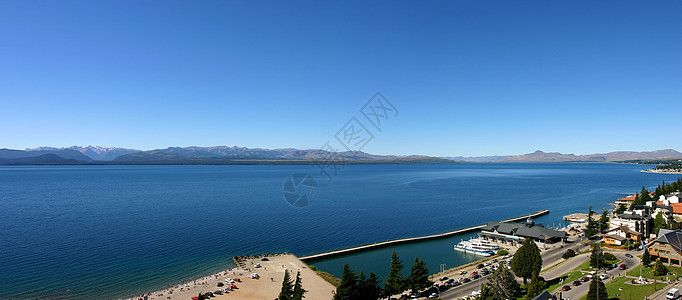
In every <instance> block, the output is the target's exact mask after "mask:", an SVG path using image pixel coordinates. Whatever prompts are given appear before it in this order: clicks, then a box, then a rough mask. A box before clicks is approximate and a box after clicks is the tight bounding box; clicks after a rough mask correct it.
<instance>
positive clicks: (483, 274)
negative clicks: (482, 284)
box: [481, 270, 490, 276]
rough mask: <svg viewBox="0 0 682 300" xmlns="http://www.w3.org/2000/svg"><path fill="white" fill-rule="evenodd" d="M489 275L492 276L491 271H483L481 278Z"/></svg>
mask: <svg viewBox="0 0 682 300" xmlns="http://www.w3.org/2000/svg"><path fill="white" fill-rule="evenodd" d="M488 274H490V271H488V270H483V272H481V276H485V275H488Z"/></svg>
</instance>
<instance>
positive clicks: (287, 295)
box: [277, 270, 293, 300]
mask: <svg viewBox="0 0 682 300" xmlns="http://www.w3.org/2000/svg"><path fill="white" fill-rule="evenodd" d="M292 284H293V282H291V276H289V270H284V280H282V290H281V291H280V292H279V296H277V299H278V300H291V293H292V289H293V285H292Z"/></svg>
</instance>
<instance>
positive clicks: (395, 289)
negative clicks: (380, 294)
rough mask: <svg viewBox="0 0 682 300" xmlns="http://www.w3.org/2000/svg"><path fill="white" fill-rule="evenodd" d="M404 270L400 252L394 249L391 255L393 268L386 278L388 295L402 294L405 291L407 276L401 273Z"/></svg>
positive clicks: (385, 289)
mask: <svg viewBox="0 0 682 300" xmlns="http://www.w3.org/2000/svg"><path fill="white" fill-rule="evenodd" d="M402 270H403V263H402V262H401V261H400V258H399V257H398V254H397V253H395V251H393V254H392V255H391V269H390V271H389V273H388V278H386V286H385V288H384V291H385V292H386V295H387V296H392V295H395V294H400V293H402V292H403V291H405V289H406V288H405V278H404V277H403V275H402V274H401V273H400V271H402Z"/></svg>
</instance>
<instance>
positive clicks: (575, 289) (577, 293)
mask: <svg viewBox="0 0 682 300" xmlns="http://www.w3.org/2000/svg"><path fill="white" fill-rule="evenodd" d="M607 251H608V250H607ZM609 252H610V253H612V254H613V255H615V256H616V257H617V258H618V259H620V260H622V261H623V263H624V264H625V265H627V267H628V269H630V268H633V267H635V266H637V265H639V262H640V260H639V258H637V255H639V253H638V252H635V251H631V252H627V253H630V254H632V255H633V258H628V257H626V256H625V253H626V252H611V251H609ZM639 252H641V251H639ZM580 256H581V257H582V256H585V257H589V254H583V255H580ZM580 261H581V262H585V259H581V260H580ZM572 265H573V268H575V267H577V266H578V265H580V264H572ZM573 268H571V269H568V268H562V269H565V271H564V273H566V272H568V271H570V270H572V269H573ZM626 272H627V270H620V269H619V268H615V269H613V270H611V271H603V270H602V271H599V272H598V273H597V274H604V273H606V274H608V275H609V276H610V277H609V278H608V279H606V280H604V283H607V282H609V281H611V278H616V277H620V276H625V273H626ZM551 278H555V277H546V279H551ZM589 283H590V282H589V281H588V282H585V283H583V284H581V285H579V286H574V285H573V284H572V283H570V282H566V283H565V285H568V286H570V287H571V289H570V290H568V291H561V289H560V288H559V289H557V290H555V291H552V293H561V295H562V297H563V298H567V299H579V298H580V297H582V296H584V295H586V294H587V291H588V290H589V289H590V284H589Z"/></svg>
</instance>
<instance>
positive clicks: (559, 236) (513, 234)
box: [479, 218, 567, 245]
mask: <svg viewBox="0 0 682 300" xmlns="http://www.w3.org/2000/svg"><path fill="white" fill-rule="evenodd" d="M479 235H480V236H481V237H482V238H484V239H489V240H493V241H499V242H503V243H509V244H511V245H515V244H517V243H521V242H522V241H524V240H525V239H527V238H530V239H533V240H535V241H538V242H543V243H555V242H559V241H565V240H566V237H567V233H566V232H565V231H559V230H554V229H550V228H545V227H544V226H543V225H542V224H535V222H533V220H532V219H531V218H528V220H527V221H526V223H525V224H518V223H503V222H488V224H487V225H486V226H485V227H483V228H482V229H481V233H479Z"/></svg>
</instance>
